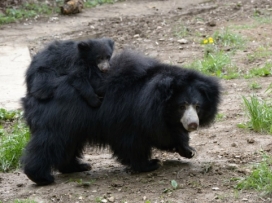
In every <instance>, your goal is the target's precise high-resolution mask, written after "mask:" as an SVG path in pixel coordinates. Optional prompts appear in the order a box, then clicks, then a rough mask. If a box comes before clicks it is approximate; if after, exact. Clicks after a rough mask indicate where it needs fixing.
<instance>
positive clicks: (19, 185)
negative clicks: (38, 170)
mask: <svg viewBox="0 0 272 203" xmlns="http://www.w3.org/2000/svg"><path fill="white" fill-rule="evenodd" d="M16 186H17V187H22V186H24V184H23V183H18V184H17V185H16Z"/></svg>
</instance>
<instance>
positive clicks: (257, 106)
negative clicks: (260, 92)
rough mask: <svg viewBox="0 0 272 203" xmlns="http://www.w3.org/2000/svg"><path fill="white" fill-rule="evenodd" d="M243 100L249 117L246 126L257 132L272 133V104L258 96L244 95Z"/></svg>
mask: <svg viewBox="0 0 272 203" xmlns="http://www.w3.org/2000/svg"><path fill="white" fill-rule="evenodd" d="M243 101H244V105H245V107H246V111H247V115H248V117H249V121H248V122H247V123H246V124H245V125H246V127H247V128H249V129H252V130H254V131H256V132H261V133H270V134H272V104H271V103H269V102H267V101H262V100H260V99H258V98H257V97H256V96H251V97H250V98H249V99H247V98H245V97H243Z"/></svg>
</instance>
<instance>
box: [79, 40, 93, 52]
mask: <svg viewBox="0 0 272 203" xmlns="http://www.w3.org/2000/svg"><path fill="white" fill-rule="evenodd" d="M77 47H78V49H79V50H80V51H86V50H88V49H89V48H90V45H89V44H88V43H86V42H79V43H78V44H77Z"/></svg>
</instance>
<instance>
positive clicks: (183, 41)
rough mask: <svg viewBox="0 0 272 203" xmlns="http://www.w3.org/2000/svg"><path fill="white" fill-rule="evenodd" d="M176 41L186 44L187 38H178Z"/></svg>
mask: <svg viewBox="0 0 272 203" xmlns="http://www.w3.org/2000/svg"><path fill="white" fill-rule="evenodd" d="M178 43H180V44H187V43H188V40H187V39H179V40H178Z"/></svg>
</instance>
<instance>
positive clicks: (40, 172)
mask: <svg viewBox="0 0 272 203" xmlns="http://www.w3.org/2000/svg"><path fill="white" fill-rule="evenodd" d="M36 140H37V139H35V138H34V136H32V139H31V140H30V142H29V143H28V145H27V146H26V149H25V154H24V156H23V157H22V159H21V164H22V167H23V171H24V173H25V174H26V175H27V177H28V178H29V179H30V180H32V181H33V182H35V183H36V184H37V185H49V184H51V183H53V182H54V177H53V176H52V174H51V170H52V168H51V167H52V165H51V164H50V159H49V158H48V157H46V151H45V150H44V149H43V148H42V146H39V144H38V142H36ZM35 142H36V143H35Z"/></svg>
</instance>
